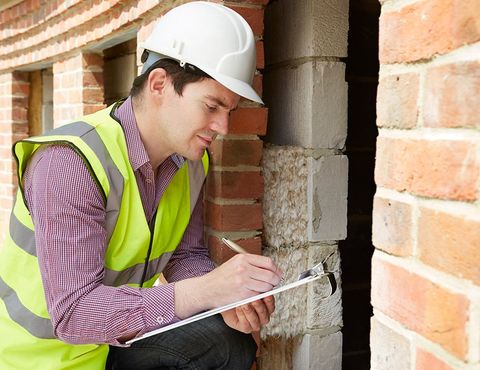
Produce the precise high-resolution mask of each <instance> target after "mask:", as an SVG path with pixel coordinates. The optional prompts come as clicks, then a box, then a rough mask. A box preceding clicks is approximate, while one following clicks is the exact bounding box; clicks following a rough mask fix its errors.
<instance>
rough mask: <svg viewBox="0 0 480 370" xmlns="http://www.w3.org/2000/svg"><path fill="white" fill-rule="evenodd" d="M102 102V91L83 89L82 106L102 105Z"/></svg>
mask: <svg viewBox="0 0 480 370" xmlns="http://www.w3.org/2000/svg"><path fill="white" fill-rule="evenodd" d="M103 101H104V94H103V89H83V103H84V104H102V103H103Z"/></svg>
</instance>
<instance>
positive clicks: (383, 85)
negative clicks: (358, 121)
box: [377, 73, 419, 128]
mask: <svg viewBox="0 0 480 370" xmlns="http://www.w3.org/2000/svg"><path fill="white" fill-rule="evenodd" d="M418 91H419V76H418V74H414V73H404V74H400V75H393V76H386V77H383V78H381V79H380V81H379V85H378V94H377V125H378V127H398V128H413V127H415V126H416V124H417V116H418V107H417V99H418Z"/></svg>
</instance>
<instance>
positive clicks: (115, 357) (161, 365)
mask: <svg viewBox="0 0 480 370" xmlns="http://www.w3.org/2000/svg"><path fill="white" fill-rule="evenodd" d="M256 350H257V345H256V343H255V341H254V339H253V338H252V336H251V335H249V334H243V333H241V332H239V331H237V330H234V329H231V328H229V327H228V326H227V325H225V323H224V322H223V319H222V317H221V316H220V315H216V316H212V317H209V318H206V319H203V320H199V321H196V322H193V323H191V324H188V325H184V326H182V327H179V328H176V329H173V330H170V331H167V332H164V333H161V334H157V335H154V336H151V337H149V338H145V339H142V340H140V341H137V342H134V343H132V345H131V347H126V348H124V347H113V346H110V351H109V354H108V359H107V366H106V369H107V370H127V369H129V370H160V369H188V370H194V369H195V370H207V369H228V370H248V369H250V368H251V366H252V364H253V361H254V360H255V353H256Z"/></svg>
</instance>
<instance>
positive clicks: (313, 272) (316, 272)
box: [126, 262, 336, 344]
mask: <svg viewBox="0 0 480 370" xmlns="http://www.w3.org/2000/svg"><path fill="white" fill-rule="evenodd" d="M323 267H324V262H321V263H319V264H318V265H316V266H314V267H313V268H311V269H310V270H307V271H306V272H304V273H302V274H300V276H299V280H297V281H294V282H292V283H290V284H286V285H282V286H280V287H278V288H275V289H272V290H269V291H268V292H264V293H260V294H257V295H254V296H252V297H249V298H246V299H243V300H240V301H237V302H233V303H230V304H227V305H224V306H221V307H217V308H214V309H211V310H208V311H205V312H201V313H199V314H196V315H194V316H191V317H189V318H187V319H184V320H181V321H178V322H176V323H173V324H170V325H166V326H163V327H161V328H158V329H155V330H152V331H149V332H147V333H145V334H143V335H142V336H140V337H137V338H133V339H130V340H129V341H127V342H126V344H132V343H134V342H136V341H139V340H142V339H145V338H148V337H151V336H153V335H156V334H160V333H164V332H166V331H169V330H173V329H176V328H179V327H181V326H183V325H188V324H190V323H192V322H195V321H198V320H202V319H205V318H207V317H210V316H213V315H216V314H219V313H221V312H224V311H228V310H230V309H232V308H235V307H238V306H242V305H244V304H247V303H251V302H253V301H256V300H258V299H262V298H265V297H268V296H271V295H274V294H278V293H281V292H284V291H286V290H289V289H293V288H297V287H299V286H301V285H304V284H308V283H311V282H312V281H315V280H318V279H320V278H322V277H324V276H328V279H329V282H330V287H331V292H330V295H332V294H333V293H334V292H335V290H336V282H335V277H334V276H333V273H331V272H329V271H325V270H324V269H323ZM320 268H321V269H320ZM307 272H308V274H307ZM330 295H329V296H330Z"/></svg>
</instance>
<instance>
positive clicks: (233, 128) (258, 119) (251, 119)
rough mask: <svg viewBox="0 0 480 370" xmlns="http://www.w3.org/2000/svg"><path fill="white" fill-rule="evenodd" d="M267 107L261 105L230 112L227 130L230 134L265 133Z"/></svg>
mask: <svg viewBox="0 0 480 370" xmlns="http://www.w3.org/2000/svg"><path fill="white" fill-rule="evenodd" d="M267 114H268V109H267V108H263V107H257V108H254V107H248V108H239V109H237V110H236V111H234V112H233V113H232V116H231V117H230V125H229V128H228V132H229V133H230V134H237V135H238V134H248V135H265V134H266V133H267Z"/></svg>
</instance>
